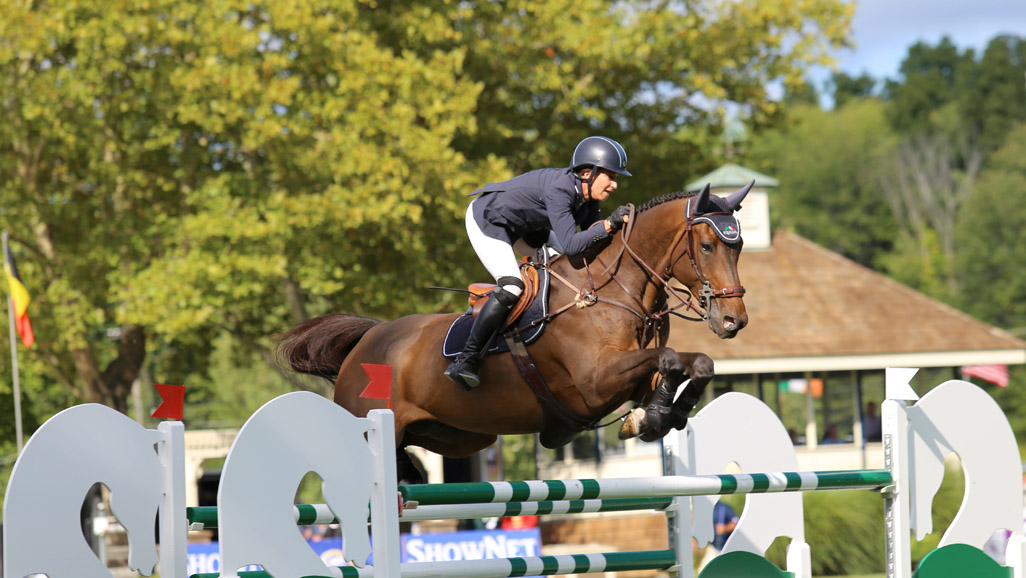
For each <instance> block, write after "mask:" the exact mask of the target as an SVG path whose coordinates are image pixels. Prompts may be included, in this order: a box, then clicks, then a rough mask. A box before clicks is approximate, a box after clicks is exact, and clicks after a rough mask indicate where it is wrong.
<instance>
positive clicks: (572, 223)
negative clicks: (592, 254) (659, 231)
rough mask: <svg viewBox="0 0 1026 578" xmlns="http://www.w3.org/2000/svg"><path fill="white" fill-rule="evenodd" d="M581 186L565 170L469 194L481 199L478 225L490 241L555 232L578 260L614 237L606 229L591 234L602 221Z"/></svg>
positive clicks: (477, 207)
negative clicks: (586, 252) (594, 247)
mask: <svg viewBox="0 0 1026 578" xmlns="http://www.w3.org/2000/svg"><path fill="white" fill-rule="evenodd" d="M578 182H579V181H578V179H577V177H576V176H575V175H574V174H573V172H572V171H571V170H570V169H569V168H565V169H538V170H534V171H531V172H528V173H524V174H522V175H520V176H517V177H513V178H512V179H510V180H508V181H501V182H497V183H488V184H487V185H485V186H483V187H481V188H480V189H478V190H476V191H474V192H473V193H471V194H470V195H469V196H473V195H481V198H479V199H478V200H477V201H476V202H474V205H473V208H474V220H475V221H477V224H478V226H479V227H481V230H482V231H483V232H484V233H485V234H486V235H488V236H489V237H494V238H498V239H501V240H508V241H509V242H510V243H512V242H513V241H516V240H517V239H521V238H523V237H525V236H528V235H531V234H532V233H538V232H540V231H552V232H553V233H554V234H555V236H556V239H557V240H558V241H559V243H560V245H562V247H560V249H561V250H562V252H564V253H566V254H567V255H577V254H579V253H582V252H584V251H585V250H586V249H588V248H589V247H591V246H592V245H594V244H595V243H597V242H599V241H601V240H602V239H605V238H606V237H608V236H609V234H608V233H606V230H605V228H603V227H601V226H600V227H595V228H592V229H589V227H591V226H592V225H594V224H595V223H598V222H599V221H601V220H602V218H601V217H600V216H599V202H598V201H585V200H584V195H583V194H582V193H581V189H580V187H579V186H578V184H577V183H578ZM577 227H581V229H582V230H581V231H580V232H578V231H577ZM503 236H505V237H508V239H503Z"/></svg>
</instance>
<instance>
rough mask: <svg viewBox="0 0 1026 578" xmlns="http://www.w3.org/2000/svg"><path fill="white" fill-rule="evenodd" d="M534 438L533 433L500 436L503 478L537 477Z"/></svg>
mask: <svg viewBox="0 0 1026 578" xmlns="http://www.w3.org/2000/svg"><path fill="white" fill-rule="evenodd" d="M534 439H535V437H534V435H533V434H522V435H508V436H502V466H503V469H504V471H505V479H507V480H536V479H538V467H537V463H536V461H535V441H534Z"/></svg>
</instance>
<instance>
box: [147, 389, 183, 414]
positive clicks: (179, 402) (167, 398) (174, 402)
mask: <svg viewBox="0 0 1026 578" xmlns="http://www.w3.org/2000/svg"><path fill="white" fill-rule="evenodd" d="M153 387H156V388H157V393H159V394H160V398H161V399H162V400H163V401H161V403H160V405H159V406H157V410H156V411H154V412H153V415H151V416H150V417H159V418H166V419H175V420H178V421H181V420H182V411H183V408H184V407H185V386H184V385H164V384H161V383H157V384H155V385H154V386H153Z"/></svg>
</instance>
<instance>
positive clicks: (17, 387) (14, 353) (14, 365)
mask: <svg viewBox="0 0 1026 578" xmlns="http://www.w3.org/2000/svg"><path fill="white" fill-rule="evenodd" d="M3 250H4V259H6V258H7V229H4V234H3ZM7 319H8V320H9V321H10V326H11V372H12V373H13V374H14V429H15V432H16V436H17V440H18V453H19V454H21V448H22V447H23V446H24V442H25V439H24V435H23V434H22V431H21V383H20V382H19V381H18V333H17V331H15V329H14V296H13V295H10V296H8V297H7Z"/></svg>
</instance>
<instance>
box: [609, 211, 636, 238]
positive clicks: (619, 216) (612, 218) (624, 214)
mask: <svg viewBox="0 0 1026 578" xmlns="http://www.w3.org/2000/svg"><path fill="white" fill-rule="evenodd" d="M630 214H631V208H630V207H628V206H627V205H620V206H619V207H617V208H616V210H614V211H613V214H611V215H609V218H608V219H606V223H607V225H606V231H607V232H609V233H615V232H617V231H619V230H620V229H621V228H622V227H623V225H624V223H626V222H627V219H628V217H629V216H630Z"/></svg>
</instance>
